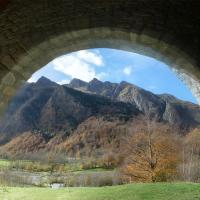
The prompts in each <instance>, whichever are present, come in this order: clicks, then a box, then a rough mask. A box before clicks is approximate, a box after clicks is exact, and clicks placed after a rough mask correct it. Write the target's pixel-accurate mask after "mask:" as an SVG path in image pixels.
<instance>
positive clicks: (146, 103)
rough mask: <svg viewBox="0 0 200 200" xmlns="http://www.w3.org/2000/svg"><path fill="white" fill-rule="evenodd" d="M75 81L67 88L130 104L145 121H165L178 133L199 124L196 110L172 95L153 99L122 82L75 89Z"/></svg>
mask: <svg viewBox="0 0 200 200" xmlns="http://www.w3.org/2000/svg"><path fill="white" fill-rule="evenodd" d="M76 81H77V80H76V79H74V80H72V81H71V82H70V83H69V84H68V85H67V86H68V87H72V88H74V89H77V90H82V91H84V92H88V93H93V94H97V95H101V96H105V97H107V98H109V99H111V100H115V101H121V102H126V103H131V104H132V105H133V106H135V107H136V108H137V109H138V110H140V111H141V112H142V113H144V115H145V116H146V117H148V118H150V119H156V120H157V121H166V122H168V123H169V124H171V125H176V126H177V127H179V128H180V129H181V130H182V131H186V130H188V129H190V128H191V127H195V126H198V125H199V124H200V107H199V106H198V105H195V104H193V103H190V102H185V101H182V100H179V99H177V98H176V97H174V96H172V95H169V94H163V95H155V94H153V93H151V92H149V91H146V90H144V89H142V88H140V87H138V86H135V85H133V84H130V83H128V82H125V81H122V82H121V83H119V84H117V83H110V82H108V81H106V82H101V81H99V80H97V79H93V80H92V81H90V82H89V83H86V82H84V84H82V87H77V84H76ZM72 83H73V84H72Z"/></svg>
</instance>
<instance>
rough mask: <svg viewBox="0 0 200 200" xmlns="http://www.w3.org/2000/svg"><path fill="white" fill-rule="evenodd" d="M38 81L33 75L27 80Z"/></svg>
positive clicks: (29, 81) (30, 81)
mask: <svg viewBox="0 0 200 200" xmlns="http://www.w3.org/2000/svg"><path fill="white" fill-rule="evenodd" d="M36 81H37V79H36V78H35V77H33V76H31V78H29V79H28V80H27V82H28V83H35V82H36Z"/></svg>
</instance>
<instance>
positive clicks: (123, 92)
mask: <svg viewBox="0 0 200 200" xmlns="http://www.w3.org/2000/svg"><path fill="white" fill-rule="evenodd" d="M138 116H142V118H143V119H147V118H148V119H152V120H156V121H159V122H164V123H168V124H169V125H171V126H176V127H177V128H178V129H179V130H180V131H182V132H183V133H184V132H185V131H187V130H189V129H191V128H195V127H196V126H198V125H200V107H199V106H198V105H195V104H192V103H189V102H184V101H181V100H178V99H177V98H175V97H173V96H171V95H168V94H163V95H155V94H153V93H151V92H149V91H146V90H143V89H142V88H139V87H137V86H135V85H132V84H130V83H127V82H121V83H119V84H117V83H110V82H101V81H99V80H97V79H93V80H92V81H90V82H89V83H86V82H84V81H81V80H79V79H73V80H72V81H71V82H70V83H69V84H67V85H58V84H56V83H54V82H52V81H50V80H48V79H47V78H45V77H42V78H40V79H39V80H38V81H37V82H36V83H27V84H25V85H24V86H23V87H22V88H21V89H20V90H19V91H18V93H17V94H16V96H15V97H14V98H13V100H12V102H11V103H10V105H9V107H8V109H7V111H6V113H5V116H4V117H3V118H2V119H1V120H0V143H1V144H3V143H6V142H7V141H9V140H10V139H12V138H13V137H15V136H17V135H20V134H22V133H24V132H27V131H31V132H42V133H45V134H46V136H47V137H54V136H55V135H58V134H62V135H65V136H69V135H70V134H72V133H73V132H74V131H75V130H76V128H77V127H78V126H79V125H80V124H81V123H83V122H84V121H87V119H89V118H91V117H95V118H101V119H102V118H104V119H105V120H107V121H109V120H110V121H115V120H117V121H130V120H131V119H134V118H137V117H138Z"/></svg>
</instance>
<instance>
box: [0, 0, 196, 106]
mask: <svg viewBox="0 0 200 200" xmlns="http://www.w3.org/2000/svg"><path fill="white" fill-rule="evenodd" d="M199 11H200V3H198V1H196V0H192V1H190V2H188V1H187V0H178V1H165V0H160V1H155V0H149V1H142V0H135V1H132V0H126V1H124V0H118V1H112V0H95V1H92V0H86V1H81V0H78V1H70V0H58V1H56V2H55V1H51V0H44V1H39V0H38V1H31V0H15V1H10V3H8V5H7V7H6V8H4V9H3V11H2V12H1V13H0V28H1V30H2V34H1V35H0V47H1V48H0V79H1V84H0V91H1V100H0V105H1V107H2V108H4V107H5V104H6V103H7V102H8V101H9V99H10V98H11V97H12V95H13V94H14V92H15V90H16V88H17V87H19V85H20V84H21V82H22V81H24V80H27V79H28V78H29V77H30V76H31V74H32V73H33V72H35V71H36V70H38V69H39V68H41V67H42V66H43V65H45V64H47V63H48V62H50V61H51V60H52V59H54V58H56V57H57V56H60V55H62V54H65V53H69V52H72V51H77V50H81V49H87V48H94V47H108V48H116V49H122V50H127V51H133V52H136V53H140V54H144V55H147V56H150V57H153V58H156V59H158V60H160V61H163V62H165V63H166V64H168V65H170V66H172V68H173V69H174V70H175V71H176V72H177V73H178V74H179V76H180V77H181V78H182V79H184V81H186V82H187V84H188V85H189V86H190V88H191V89H192V91H193V93H194V94H195V96H196V97H197V99H198V100H199V101H200V91H199V90H200V81H199V80H200V68H199V66H200V58H199V56H198V55H199V52H200V38H199V35H200V24H199V21H200V16H199Z"/></svg>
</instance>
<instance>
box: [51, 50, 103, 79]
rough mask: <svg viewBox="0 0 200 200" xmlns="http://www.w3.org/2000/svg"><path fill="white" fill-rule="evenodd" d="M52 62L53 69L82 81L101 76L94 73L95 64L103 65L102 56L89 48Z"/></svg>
mask: <svg viewBox="0 0 200 200" xmlns="http://www.w3.org/2000/svg"><path fill="white" fill-rule="evenodd" d="M52 63H53V65H54V69H55V70H57V71H61V72H62V73H64V74H66V75H68V76H70V77H71V78H78V79H81V80H84V81H90V80H92V79H93V78H98V79H100V78H101V76H100V75H99V74H98V73H96V71H95V66H104V62H103V58H102V56H101V55H100V54H99V53H94V52H91V51H89V50H83V51H79V52H77V53H73V54H70V55H66V56H62V57H59V58H57V59H55V60H53V61H52Z"/></svg>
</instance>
